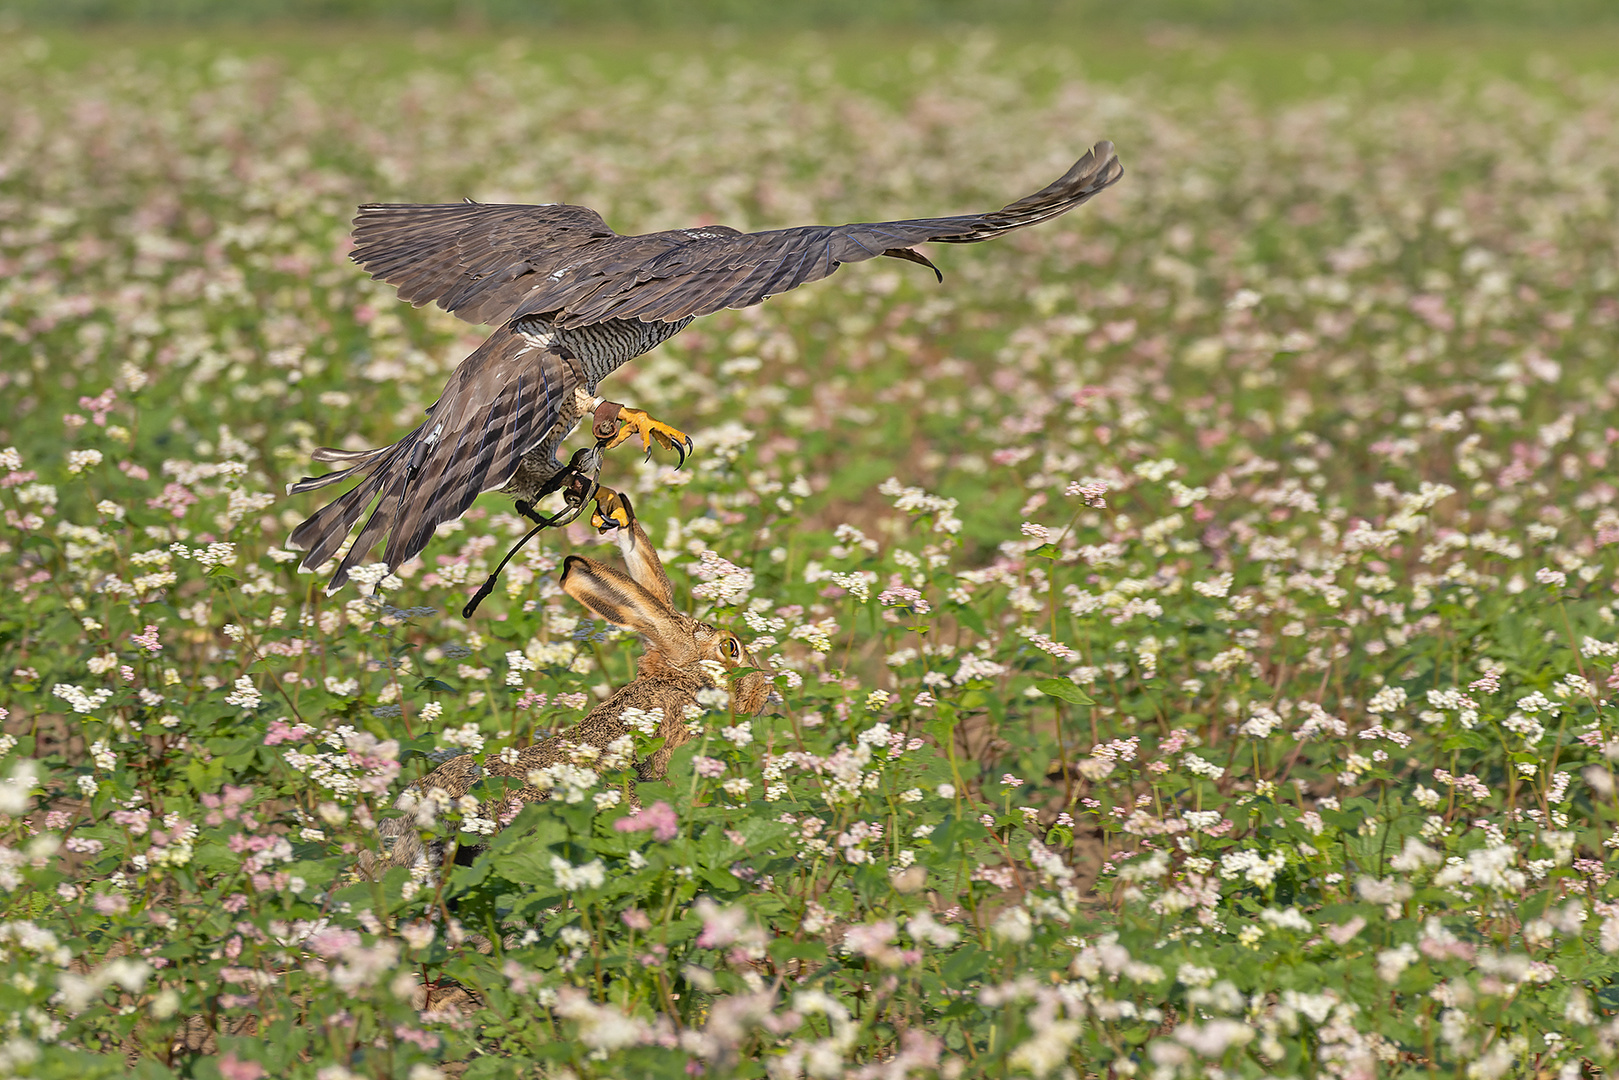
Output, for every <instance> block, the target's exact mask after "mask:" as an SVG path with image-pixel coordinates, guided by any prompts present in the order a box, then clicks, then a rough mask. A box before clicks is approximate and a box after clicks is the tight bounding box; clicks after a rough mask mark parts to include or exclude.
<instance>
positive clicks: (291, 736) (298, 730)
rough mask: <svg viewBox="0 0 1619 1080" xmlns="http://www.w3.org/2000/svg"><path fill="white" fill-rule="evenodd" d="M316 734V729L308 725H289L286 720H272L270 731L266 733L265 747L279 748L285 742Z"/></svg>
mask: <svg viewBox="0 0 1619 1080" xmlns="http://www.w3.org/2000/svg"><path fill="white" fill-rule="evenodd" d="M314 733H315V729H314V728H312V727H310V726H309V725H308V724H288V723H287V722H286V721H285V720H271V721H270V729H269V730H268V731H266V732H265V733H264V745H265V746H278V745H280V744H281V743H284V742H294V741H297V740H299V739H303V738H304V737H306V736H309V735H313V734H314Z"/></svg>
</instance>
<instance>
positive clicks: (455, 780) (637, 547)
mask: <svg viewBox="0 0 1619 1080" xmlns="http://www.w3.org/2000/svg"><path fill="white" fill-rule="evenodd" d="M596 498H597V510H596V514H595V515H594V517H593V518H592V524H594V525H596V526H597V527H598V528H599V529H600V530H601V531H602V532H603V533H607V532H611V531H615V530H616V533H617V539H618V546H619V551H620V552H621V553H622V554H623V557H624V563H625V567H626V569H627V570H628V573H625V572H624V571H620V570H616V569H614V568H613V567H611V566H606V565H604V564H602V563H599V562H597V561H596V560H594V559H587V558H585V557H584V556H582V555H570V556H568V558H567V560H566V561H565V562H564V563H563V566H562V577H561V579H560V582H559V583H560V584H561V586H562V588H563V591H565V592H566V593H567V594H568V595H569V596H571V597H573V598H574V599H575V600H577V601H579V602H580V603H581V604H583V605H584V606H585V607H586V608H588V609H590V611H591V612H593V613H594V614H596V615H597V616H599V617H601V618H603V619H606V620H607V621H608V622H610V623H613V624H615V625H618V626H623V627H627V628H629V629H631V630H634V631H635V632H636V633H638V634H639V635H640V636H641V638H642V640H643V642H644V643H645V645H646V651H645V652H644V653H643V654H642V655H641V659H640V662H639V663H638V664H637V665H636V673H635V679H634V681H633V682H630V683H629V684H628V685H626V686H624V687H623V688H622V689H620V690H619V691H618V692H617V693H616V694H614V695H613V696H612V697H610V698H608V699H607V700H606V701H604V702H602V703H601V704H600V705H598V706H596V707H595V708H594V709H592V710H591V711H590V712H589V713H588V714H587V715H586V716H585V718H584V719H583V720H581V721H579V723H578V724H577V725H575V726H574V727H572V728H569V729H568V730H567V731H564V732H562V733H560V734H558V735H555V736H553V737H552V738H549V739H546V740H545V741H544V742H540V743H536V744H534V745H533V746H530V747H527V748H525V749H522V750H519V751H518V752H517V753H516V754H512V753H511V752H509V751H508V752H506V753H504V754H490V755H489V756H488V758H487V760H486V761H484V762H483V763H482V764H479V762H478V761H477V759H476V758H475V757H474V756H473V755H472V754H462V755H460V756H458V757H454V758H451V759H450V760H448V761H446V762H444V763H443V764H442V765H440V766H439V767H438V768H437V769H435V770H434V771H433V772H431V773H429V774H428V775H426V776H424V777H422V779H420V780H418V781H417V782H416V783H415V784H412V785H411V787H410V788H409V789H407V790H406V792H405V793H404V794H403V795H401V796H400V798H399V800H398V802H397V803H396V804H395V805H396V806H397V807H398V808H399V809H403V810H407V811H410V810H414V811H415V813H407V814H406V815H405V816H403V817H399V818H391V819H389V820H387V821H384V822H383V823H382V824H381V825H380V826H379V827H378V832H379V833H380V835H381V837H382V841H383V848H384V851H385V852H386V855H384V856H383V857H382V858H381V859H378V858H377V857H375V856H374V855H372V854H371V853H369V852H366V853H363V854H362V855H361V858H360V867H359V869H360V872H361V873H362V874H363V875H365V876H366V877H375V876H377V875H378V874H380V873H381V872H382V871H384V870H386V869H387V868H388V867H390V866H402V867H405V868H407V869H411V870H412V871H413V873H414V874H416V875H419V876H420V877H426V876H430V875H432V874H433V873H434V872H436V871H437V870H438V869H439V867H440V866H441V865H442V862H443V857H444V852H443V850H442V848H441V847H440V845H439V844H436V843H435V844H432V845H429V846H424V845H423V844H422V842H421V835H420V832H419V830H418V826H419V825H421V826H425V825H427V824H429V823H431V821H432V820H433V818H434V817H435V811H436V809H437V808H439V807H448V805H449V804H450V802H451V801H453V800H459V799H460V798H461V797H462V796H464V795H466V794H467V792H468V790H469V789H470V788H471V787H472V785H473V784H474V783H475V782H477V780H479V779H480V778H481V777H483V776H510V777H521V778H523V779H524V781H525V782H524V785H523V787H522V788H520V789H519V790H518V791H517V792H516V795H515V798H516V799H518V800H521V801H523V802H536V801H539V800H542V799H545V798H547V797H548V792H547V790H546V788H547V787H549V782H548V781H549V778H548V777H546V776H545V775H544V774H543V772H542V770H548V769H550V767H552V766H557V765H567V764H577V765H584V766H587V767H591V768H595V769H597V770H598V771H607V770H608V769H612V768H622V767H624V766H631V767H633V768H634V770H635V775H634V777H633V778H632V779H631V780H629V781H628V782H627V783H626V784H625V791H626V793H627V795H628V799H627V801H628V803H629V805H630V806H631V807H633V808H639V805H640V804H639V801H638V800H637V798H636V796H635V788H634V782H635V781H646V780H658V779H661V778H662V777H663V776H664V774H665V772H666V771H667V770H668V767H669V758H670V757H671V756H672V755H673V754H674V752H675V750H676V749H677V748H678V747H679V746H680V745H681V744H682V743H685V742H686V741H687V740H688V739H690V737H691V735H690V733H689V729H688V726H687V725H688V722H689V721H688V710H692V711H693V712H695V711H698V710H699V709H700V706H699V705H698V700H697V695H698V693H699V692H700V691H703V690H714V689H726V686H725V683H726V682H730V683H731V684H732V685H731V686H730V687H729V689H730V691H731V703H732V707H733V709H734V710H735V712H736V713H737V714H739V715H752V714H754V713H757V712H758V711H759V710H760V709H762V708H764V705H765V702H766V700H767V699H768V698H769V697H770V692H771V686H770V681H769V679H768V678H767V676H766V675H765V674H764V673H763V672H762V670H759V669H762V668H763V665H762V664H760V663H759V661H758V660H757V659H756V658H755V657H754V656H753V654H752V653H750V652H749V651H748V649H747V648H746V646H744V645H743V644H742V642H741V641H740V640H738V639H737V637H736V635H735V634H732V633H730V632H729V631H726V630H721V629H719V628H717V627H715V626H712V625H710V624H708V623H705V622H700V621H698V620H697V619H695V618H693V617H692V616H690V615H687V614H685V613H684V612H680V611H676V610H675V608H674V588H673V586H672V585H671V584H670V582H669V576H668V574H666V573H665V572H664V569H663V563H662V561H660V560H659V558H658V553H657V551H656V550H655V549H654V548H653V546H652V542H651V541H650V540H648V539H647V535H646V532H645V531H644V530H643V529H642V528H641V522H640V521H639V520H638V519H637V518H636V517H635V511H634V508H633V507H632V506H631V504H630V500H629V497H628V496H626V495H623V494H620V493H618V492H614V491H611V490H609V489H607V488H601V489H599V490H598V492H597V495H596ZM739 668H752V669H755V670H753V671H749V672H748V673H746V674H743V675H741V676H738V677H736V678H734V679H728V678H727V677H726V673H727V672H731V671H735V670H737V669H739ZM634 710H639V713H636V712H634ZM627 712H628V713H630V714H631V715H632V716H644V715H645V714H649V713H650V714H652V716H654V717H656V716H658V715H659V713H661V716H662V719H661V722H660V723H659V726H658V728H657V732H656V734H657V735H659V736H662V738H663V743H662V745H661V746H660V747H659V748H658V749H657V750H655V751H653V753H652V754H650V755H649V756H647V757H645V758H642V759H640V760H635V759H634V751H633V740H632V739H630V738H629V737H628V736H629V735H630V728H629V727H628V726H627V725H626V724H625V722H624V716H625V714H626V713H627ZM536 781H539V782H538V783H536ZM516 809H518V807H517V806H514V805H511V804H509V803H508V805H506V806H503V807H495V808H489V807H484V808H480V810H479V811H478V813H479V816H480V817H483V818H486V819H488V820H492V821H500V820H510V814H511V811H514V810H516Z"/></svg>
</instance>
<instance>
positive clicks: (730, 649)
mask: <svg viewBox="0 0 1619 1080" xmlns="http://www.w3.org/2000/svg"><path fill="white" fill-rule="evenodd" d="M725 652H726V654H727V655H728V656H730V658H731V659H732V660H740V659H742V646H741V645H739V644H737V640H736V638H726V639H725Z"/></svg>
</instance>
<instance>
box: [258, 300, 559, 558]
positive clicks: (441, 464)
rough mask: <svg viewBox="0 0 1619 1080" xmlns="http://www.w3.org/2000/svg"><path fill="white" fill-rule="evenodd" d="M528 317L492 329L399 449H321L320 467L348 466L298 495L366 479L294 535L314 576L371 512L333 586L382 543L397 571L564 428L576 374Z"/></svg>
mask: <svg viewBox="0 0 1619 1080" xmlns="http://www.w3.org/2000/svg"><path fill="white" fill-rule="evenodd" d="M526 325H527V324H526V323H525V321H524V320H516V321H515V322H514V323H513V324H512V325H508V326H504V327H502V328H501V329H499V330H497V331H495V333H494V334H493V335H491V336H490V338H489V340H488V341H486V342H484V343H483V344H482V345H480V346H479V347H478V349H477V351H476V352H474V353H473V354H472V355H471V356H469V357H467V358H466V359H465V360H464V361H462V362H461V366H460V367H458V368H456V369H455V372H454V374H452V375H451V376H450V382H449V385H448V386H446V387H445V388H444V393H443V395H441V396H440V397H439V399H438V401H437V402H436V403H434V405H433V406H432V408H430V409H428V415H427V420H426V421H425V422H423V423H422V425H421V426H420V427H418V428H416V430H414V431H412V432H411V433H410V434H409V435H406V436H405V437H404V438H403V439H401V440H399V441H398V442H397V443H395V444H394V445H392V446H387V447H383V448H382V449H380V450H367V451H362V452H358V453H355V452H347V451H341V450H320V451H317V452H316V455H315V457H316V460H317V461H328V462H333V463H343V464H346V465H348V468H346V469H343V470H341V471H339V472H333V473H327V474H326V475H325V476H317V477H310V478H308V479H305V480H303V481H301V482H300V483H297V484H294V485H292V487H291V488H290V489H289V490H290V492H291V493H292V494H298V493H300V492H305V491H313V490H315V489H317V488H323V487H327V486H329V485H332V484H340V483H344V482H347V481H350V480H359V481H361V482H360V483H359V484H358V485H357V486H356V487H354V488H353V489H352V490H351V491H349V492H347V493H345V494H344V495H342V496H341V497H339V498H338V499H336V500H335V501H333V502H331V503H329V504H328V505H326V506H324V507H322V508H321V509H320V510H318V511H317V512H316V513H315V515H314V516H313V517H311V518H310V519H309V520H308V521H305V522H304V523H303V524H302V525H299V526H298V527H297V528H296V529H294V530H293V533H292V539H291V543H292V546H293V547H295V548H299V549H301V550H304V551H306V552H307V554H306V555H305V556H304V558H303V561H302V563H301V564H300V565H301V566H302V567H303V568H304V569H306V570H308V569H313V568H315V567H317V566H319V565H321V564H322V563H324V562H325V561H326V560H327V559H329V558H331V557H332V556H333V555H334V554H336V553H337V550H338V548H340V547H341V546H342V544H343V540H344V538H345V537H347V536H348V534H349V532H350V531H351V530H352V529H353V528H354V523H355V522H356V521H358V520H359V519H360V517H361V515H363V514H364V513H365V512H366V510H367V508H369V507H370V506H371V505H372V504H373V503H375V504H376V508H375V509H374V510H372V511H371V516H370V518H368V519H367V520H366V523H365V527H364V528H362V529H361V530H360V535H359V536H358V538H356V539H355V541H354V545H353V547H351V548H350V549H349V552H348V554H347V555H346V556H345V557H344V558H343V561H342V563H341V564H339V566H338V568H337V573H336V574H334V575H333V576H332V581H331V585H330V588H332V589H336V588H338V587H340V586H341V585H342V584H343V583H344V582H345V581H347V580H348V576H349V571H350V570H351V569H353V568H354V567H355V566H358V565H359V564H360V563H362V562H364V561H365V560H366V554H367V553H368V552H369V551H370V550H371V549H372V548H373V547H375V546H376V544H377V542H378V541H379V540H381V539H382V538H383V537H384V536H386V537H387V540H388V546H387V548H386V549H385V550H384V554H383V558H384V560H385V561H386V562H387V564H388V566H389V568H390V569H397V568H398V567H399V565H400V564H401V563H403V562H405V561H406V560H408V559H410V558H411V557H412V556H414V555H416V554H418V553H419V552H420V551H421V550H422V549H423V548H424V547H426V546H427V542H428V540H430V539H432V536H433V531H434V530H435V529H437V528H438V527H439V525H441V524H442V523H444V522H446V521H452V520H454V519H456V518H458V517H460V516H461V515H462V514H463V513H465V512H466V510H467V508H468V507H469V506H471V505H472V502H473V500H474V499H476V498H477V497H478V495H479V494H480V493H482V492H485V491H491V490H495V489H497V488H501V487H504V486H505V485H506V484H507V482H508V481H510V480H511V478H512V474H513V473H515V472H516V471H517V464H518V462H519V461H520V460H521V458H522V456H523V454H524V453H525V452H526V451H528V450H529V449H530V448H531V447H533V446H534V445H535V444H536V443H539V442H541V441H542V440H544V439H545V437H546V436H547V435H548V434H550V432H551V429H552V428H553V427H555V426H556V425H557V424H558V423H559V422H561V416H562V407H563V405H564V403H566V402H569V401H571V400H572V399H573V394H574V387H575V385H576V383H577V376H576V374H575V368H574V367H573V365H571V364H569V363H568V362H567V361H566V360H565V359H564V358H563V356H562V354H561V353H559V352H557V351H556V350H554V349H552V348H549V347H548V345H547V343H546V342H545V341H544V340H543V338H540V337H538V336H537V335H535V334H525V333H524V332H523V328H524V327H525V326H526Z"/></svg>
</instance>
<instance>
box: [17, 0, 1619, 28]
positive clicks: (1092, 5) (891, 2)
mask: <svg viewBox="0 0 1619 1080" xmlns="http://www.w3.org/2000/svg"><path fill="white" fill-rule="evenodd" d="M0 13H4V14H6V15H8V16H9V17H10V18H11V19H12V20H13V21H14V22H15V21H25V22H29V23H54V24H57V25H83V24H92V23H106V22H145V23H156V24H165V23H180V24H193V25H210V24H212V25H219V24H231V23H235V24H262V23H278V22H279V23H308V22H311V21H339V22H391V23H396V24H402V25H428V26H444V27H460V28H483V27H488V28H494V27H501V26H513V27H520V26H553V27H561V26H594V25H602V24H612V23H620V24H626V25H633V26H638V27H665V28H702V27H716V26H731V27H736V28H739V29H792V28H834V27H844V26H859V25H888V26H910V27H917V28H926V27H943V26H951V25H960V24H963V23H966V24H993V25H996V26H1001V27H1007V28H1012V27H1024V28H1030V29H1039V28H1051V27H1072V26H1142V25H1147V24H1152V23H1177V24H1185V25H1189V26H1200V27H1209V28H1251V27H1261V26H1263V27H1273V28H1274V27H1304V26H1316V25H1322V24H1325V25H1334V26H1367V27H1408V26H1451V27H1455V26H1462V27H1475V26H1508V27H1525V28H1533V29H1537V30H1544V29H1547V28H1565V29H1567V28H1581V27H1590V26H1596V25H1602V26H1608V27H1612V26H1616V25H1619V3H1615V0H1124V2H1121V0H3V2H0Z"/></svg>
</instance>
